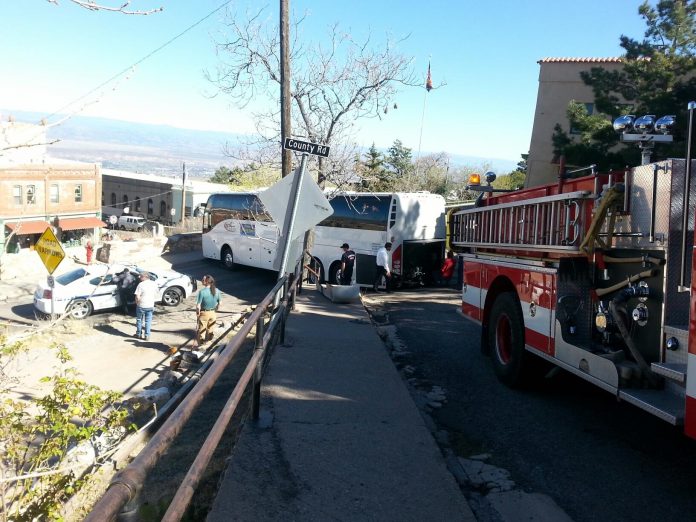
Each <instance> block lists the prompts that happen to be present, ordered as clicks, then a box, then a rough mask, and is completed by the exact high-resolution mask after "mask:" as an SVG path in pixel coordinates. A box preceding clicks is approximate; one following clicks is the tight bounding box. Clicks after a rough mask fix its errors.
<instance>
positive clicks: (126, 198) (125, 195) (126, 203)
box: [123, 194, 128, 208]
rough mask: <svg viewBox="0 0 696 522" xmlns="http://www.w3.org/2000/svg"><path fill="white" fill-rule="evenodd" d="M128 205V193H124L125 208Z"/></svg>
mask: <svg viewBox="0 0 696 522" xmlns="http://www.w3.org/2000/svg"><path fill="white" fill-rule="evenodd" d="M127 206H128V194H124V195H123V208H126V207H127Z"/></svg>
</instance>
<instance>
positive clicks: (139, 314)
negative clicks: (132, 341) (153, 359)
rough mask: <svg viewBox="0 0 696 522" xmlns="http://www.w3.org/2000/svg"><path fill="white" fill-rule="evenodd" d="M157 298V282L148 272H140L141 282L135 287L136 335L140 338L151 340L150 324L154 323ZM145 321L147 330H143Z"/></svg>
mask: <svg viewBox="0 0 696 522" xmlns="http://www.w3.org/2000/svg"><path fill="white" fill-rule="evenodd" d="M156 300H157V283H155V282H154V281H153V280H152V279H150V274H149V273H147V272H141V273H140V284H139V285H138V287H137V288H136V289H135V336H136V337H137V338H138V339H140V338H142V339H145V340H146V341H149V340H150V326H151V325H152V312H154V311H155V301H156ZM143 321H144V322H145V328H144V329H145V331H144V332H143Z"/></svg>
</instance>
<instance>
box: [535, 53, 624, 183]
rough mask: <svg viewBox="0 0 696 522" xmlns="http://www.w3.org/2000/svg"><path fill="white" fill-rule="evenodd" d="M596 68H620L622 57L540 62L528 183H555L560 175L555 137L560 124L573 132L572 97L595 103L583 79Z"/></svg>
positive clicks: (581, 101) (559, 59) (567, 130)
mask: <svg viewBox="0 0 696 522" xmlns="http://www.w3.org/2000/svg"><path fill="white" fill-rule="evenodd" d="M593 67H601V68H603V69H607V70H620V69H621V68H622V67H623V66H622V64H621V62H620V61H619V59H618V58H606V59H598V58H597V59H593V58H586V59H583V58H578V59H570V58H553V59H545V60H541V61H539V91H538V93H537V104H536V110H535V112H534V126H533V128H532V139H531V142H530V144H529V158H528V160H527V179H526V182H525V183H526V186H528V187H534V186H537V185H543V184H545V183H552V182H554V181H556V179H557V177H558V158H554V154H553V143H552V141H551V137H552V135H553V128H554V126H555V125H556V123H560V124H561V126H562V127H563V130H565V131H566V132H569V131H570V122H569V121H568V117H567V116H566V110H567V108H568V104H569V103H570V101H571V100H575V101H577V102H580V103H594V94H593V92H592V88H591V87H588V86H587V85H585V84H584V83H583V81H582V79H581V78H580V73H581V72H582V71H589V70H590V69H592V68H593Z"/></svg>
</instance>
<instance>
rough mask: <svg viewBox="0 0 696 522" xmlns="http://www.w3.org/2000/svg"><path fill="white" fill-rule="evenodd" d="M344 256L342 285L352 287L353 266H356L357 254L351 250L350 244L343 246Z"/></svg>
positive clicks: (342, 261) (342, 258)
mask: <svg viewBox="0 0 696 522" xmlns="http://www.w3.org/2000/svg"><path fill="white" fill-rule="evenodd" d="M341 248H342V249H343V255H342V256H341V281H340V283H341V284H342V285H350V283H351V281H352V280H353V266H354V265H355V252H353V251H352V250H351V249H350V245H348V243H343V244H342V245H341Z"/></svg>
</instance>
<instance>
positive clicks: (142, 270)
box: [135, 268, 157, 281]
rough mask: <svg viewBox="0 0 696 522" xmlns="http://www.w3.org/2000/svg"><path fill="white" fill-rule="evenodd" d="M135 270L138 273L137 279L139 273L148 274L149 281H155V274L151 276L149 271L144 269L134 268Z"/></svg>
mask: <svg viewBox="0 0 696 522" xmlns="http://www.w3.org/2000/svg"><path fill="white" fill-rule="evenodd" d="M135 270H136V272H138V278H139V277H140V274H141V273H143V272H147V273H148V274H150V279H151V280H152V281H157V274H153V273H152V272H150V271H149V270H145V269H144V268H136V269H135Z"/></svg>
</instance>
